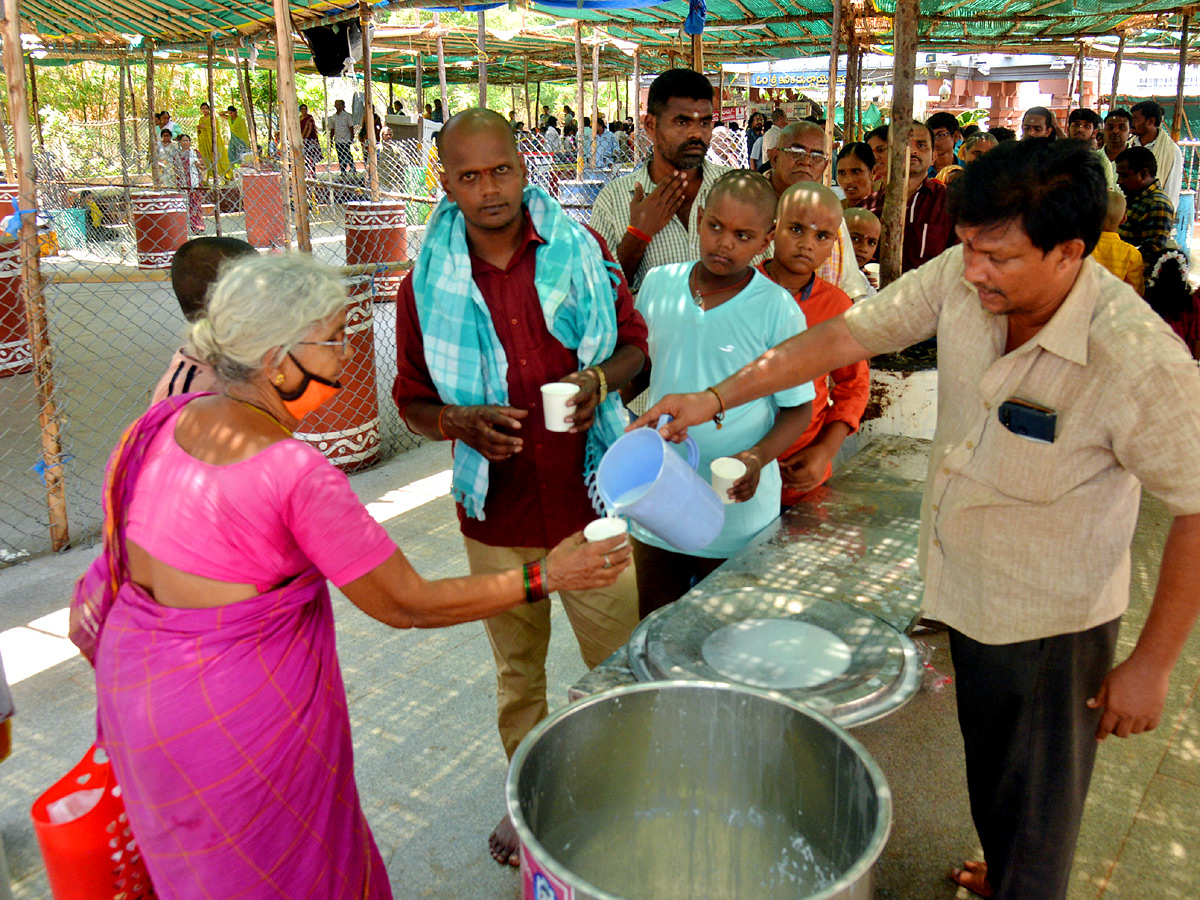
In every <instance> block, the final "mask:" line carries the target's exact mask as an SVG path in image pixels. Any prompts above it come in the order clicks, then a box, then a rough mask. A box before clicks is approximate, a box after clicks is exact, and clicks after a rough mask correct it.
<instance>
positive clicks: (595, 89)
mask: <svg viewBox="0 0 1200 900" xmlns="http://www.w3.org/2000/svg"><path fill="white" fill-rule="evenodd" d="M592 37H593V38H595V37H596V33H595V29H593V30H592ZM599 137H600V42H599V40H597V41H596V43H595V44H593V45H592V146H591V147H585V148H584V150H585V151H587V152H588V153H589V154H590V155H591V158H592V168H593V169H594V168H596V142H597V140H598V139H599Z"/></svg>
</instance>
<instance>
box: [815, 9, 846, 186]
mask: <svg viewBox="0 0 1200 900" xmlns="http://www.w3.org/2000/svg"><path fill="white" fill-rule="evenodd" d="M829 30H830V32H832V34H831V35H830V38H829V90H828V91H826V93H825V152H826V153H832V151H833V114H834V113H835V112H836V111H837V74H838V44H839V43H840V41H841V32H842V0H833V20H832V21H831V22H830V24H829ZM848 87H849V84H847V88H848ZM849 106H850V95H849V94H847V95H846V102H845V105H844V106H843V110H845V109H847V108H849ZM845 123H846V117H845V115H844V114H843V116H842V124H843V126H844V125H845ZM844 133H845V129H844V128H843V134H844ZM834 168H835V167H834V166H826V167H825V174H824V176H823V177H822V180H823V181H824V182H825V184H826V185H830V184H833V169H834Z"/></svg>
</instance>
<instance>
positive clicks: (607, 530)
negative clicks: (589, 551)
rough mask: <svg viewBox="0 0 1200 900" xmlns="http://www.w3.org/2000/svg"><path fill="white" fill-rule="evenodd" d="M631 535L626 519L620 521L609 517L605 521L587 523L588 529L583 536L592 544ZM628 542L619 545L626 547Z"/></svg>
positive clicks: (585, 529) (595, 520)
mask: <svg viewBox="0 0 1200 900" xmlns="http://www.w3.org/2000/svg"><path fill="white" fill-rule="evenodd" d="M628 533H629V523H628V522H626V521H625V520H624V519H618V518H616V517H615V516H609V517H607V518H604V519H593V520H592V521H591V522H588V523H587V527H586V528H584V529H583V536H584V537H585V538H586V539H587V540H589V541H592V542H595V541H607V540H608V539H609V538H615V537H617V536H618V535H622V534H628ZM627 543H629V542H628V541H625V542H623V543H621V544H619V545H618V548H619V547H624V546H625V545H626V544H627Z"/></svg>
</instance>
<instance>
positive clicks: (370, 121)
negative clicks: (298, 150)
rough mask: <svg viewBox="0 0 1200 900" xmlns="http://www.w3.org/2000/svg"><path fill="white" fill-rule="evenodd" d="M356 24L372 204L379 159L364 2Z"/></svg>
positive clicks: (376, 190) (367, 11) (367, 10)
mask: <svg viewBox="0 0 1200 900" xmlns="http://www.w3.org/2000/svg"><path fill="white" fill-rule="evenodd" d="M358 24H359V26H360V28H359V31H360V32H362V62H363V128H365V129H366V131H365V132H364V133H365V134H366V136H367V139H366V141H365V142H364V143H363V147H365V148H366V157H367V184H369V185H370V187H371V200H372V202H374V201H377V200H378V199H379V157H378V156H377V155H376V150H377V148H376V146H375V102H374V93H375V92H374V90H373V84H372V82H373V79H372V77H371V38H370V26H371V7H369V6H367V4H366V2H365V0H359V4H358ZM296 114H297V115H299V114H300V108H299V107H297V108H296Z"/></svg>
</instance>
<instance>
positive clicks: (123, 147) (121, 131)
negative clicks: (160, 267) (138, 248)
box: [84, 53, 129, 215]
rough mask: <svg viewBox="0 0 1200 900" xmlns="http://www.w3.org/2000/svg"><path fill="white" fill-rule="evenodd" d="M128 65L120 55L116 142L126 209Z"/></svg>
mask: <svg viewBox="0 0 1200 900" xmlns="http://www.w3.org/2000/svg"><path fill="white" fill-rule="evenodd" d="M128 65H129V63H128V61H127V60H126V58H125V54H123V53H122V54H121V67H120V69H119V71H118V80H119V81H120V82H121V89H120V90H119V91H118V92H117V119H118V122H117V132H118V137H117V141H118V142H119V143H120V151H121V185H122V187H123V189H124V192H125V206H126V208H128V207H129V142H128V140H127V139H126V134H125V69H126V68H127V67H128ZM84 215H86V213H85V214H84Z"/></svg>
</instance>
